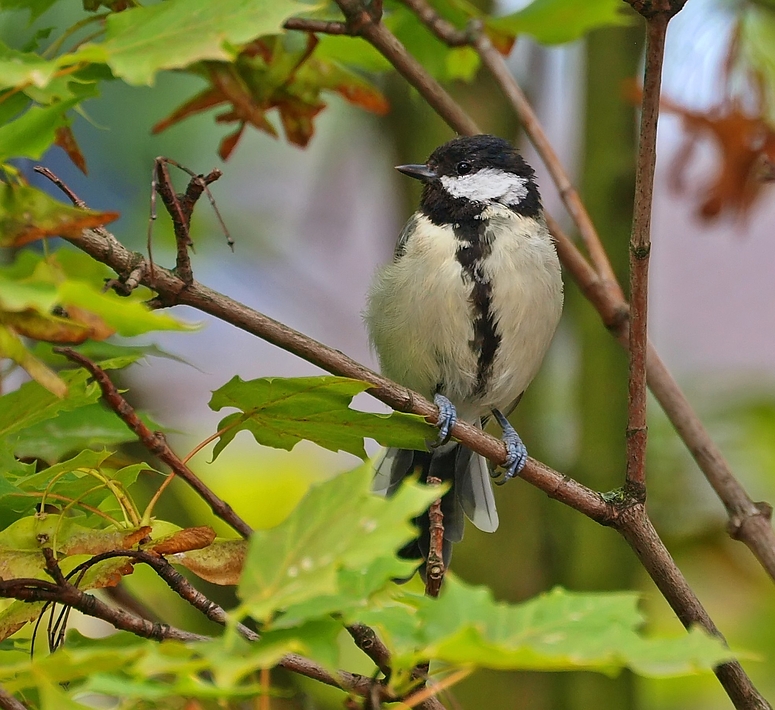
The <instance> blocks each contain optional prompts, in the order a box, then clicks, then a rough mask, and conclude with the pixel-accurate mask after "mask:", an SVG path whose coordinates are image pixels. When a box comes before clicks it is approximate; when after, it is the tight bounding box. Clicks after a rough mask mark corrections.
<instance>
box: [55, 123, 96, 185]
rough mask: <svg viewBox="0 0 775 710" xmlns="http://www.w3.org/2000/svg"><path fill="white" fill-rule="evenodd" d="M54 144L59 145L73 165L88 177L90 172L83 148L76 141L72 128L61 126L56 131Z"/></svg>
mask: <svg viewBox="0 0 775 710" xmlns="http://www.w3.org/2000/svg"><path fill="white" fill-rule="evenodd" d="M54 144H55V145H58V146H59V147H60V148H61V149H62V150H64V151H65V153H67V155H68V157H69V158H70V160H72V161H73V164H74V165H75V166H76V167H77V168H78V169H79V170H80V171H81V172H82V173H83V174H84V175H88V174H89V171H88V170H87V169H86V158H84V157H83V153H82V152H81V148H80V146H79V145H78V142H77V141H76V140H75V136H74V135H73V132H72V131H71V130H70V126H60V127H59V128H57V130H56V134H55V138H54Z"/></svg>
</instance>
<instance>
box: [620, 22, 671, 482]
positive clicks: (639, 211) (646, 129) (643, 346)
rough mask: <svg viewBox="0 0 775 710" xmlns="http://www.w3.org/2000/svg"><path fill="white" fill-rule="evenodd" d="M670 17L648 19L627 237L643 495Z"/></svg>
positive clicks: (635, 465)
mask: <svg viewBox="0 0 775 710" xmlns="http://www.w3.org/2000/svg"><path fill="white" fill-rule="evenodd" d="M670 17H671V15H670V14H668V13H667V12H656V13H654V14H653V15H650V16H649V17H647V18H646V67H645V72H644V78H643V104H642V106H641V119H640V136H639V141H638V162H637V166H636V171H635V205H634V213H633V219H632V232H631V235H630V330H629V352H630V372H629V382H628V385H629V397H628V407H627V474H626V475H627V486H628V488H629V489H630V491H631V492H632V493H634V494H636V495H645V486H646V441H647V437H648V432H647V427H646V361H647V356H648V278H649V254H650V252H651V206H652V202H653V192H654V168H655V165H656V159H657V122H658V119H659V95H660V87H661V81H662V63H663V60H664V55H665V35H666V33H667V25H668V22H670Z"/></svg>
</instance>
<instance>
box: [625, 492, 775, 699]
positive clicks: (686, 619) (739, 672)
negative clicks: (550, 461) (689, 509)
mask: <svg viewBox="0 0 775 710" xmlns="http://www.w3.org/2000/svg"><path fill="white" fill-rule="evenodd" d="M616 529H617V530H618V531H619V532H620V533H621V534H622V536H623V537H624V539H625V540H627V542H628V543H629V545H630V547H632V549H633V550H634V552H635V554H636V555H637V556H638V559H639V560H640V561H641V564H642V565H643V566H644V567H645V569H646V571H647V572H648V573H649V575H650V576H651V578H652V579H653V580H654V583H655V584H656V585H657V587H658V588H659V591H660V592H662V595H663V596H664V597H665V599H666V600H667V602H668V603H669V604H670V606H671V608H672V609H673V611H675V613H676V615H677V616H678V618H679V619H680V620H681V623H682V624H683V625H684V626H685V627H686V628H687V629H688V628H691V627H692V626H694V625H696V624H699V625H700V626H702V627H704V628H705V629H707V630H708V631H710V633H712V634H714V635H715V636H718V637H719V638H720V639H722V640H723V639H724V637H723V635H722V634H721V632H720V631H719V630H718V628H716V625H715V624H714V623H713V620H712V619H711V618H710V616H709V615H708V612H707V611H705V608H704V607H703V606H702V604H701V603H700V600H699V599H698V598H697V596H696V595H695V593H694V592H693V591H692V589H691V587H690V586H689V584H688V583H687V581H686V578H685V577H684V576H683V574H682V573H681V570H679V569H678V567H677V566H676V564H675V562H674V560H673V558H672V556H671V555H670V553H669V552H668V550H667V548H666V547H665V545H664V543H663V542H662V540H661V539H660V538H659V535H658V534H657V531H656V530H655V529H654V526H653V525H652V524H651V520H649V517H648V515H647V514H646V509H645V507H644V505H643V504H642V503H637V504H635V505H633V506H632V507H630V508H628V509H626V510H625V511H623V512H622V514H621V515H620V517H619V518H618V519H617V521H616ZM714 672H715V673H716V677H717V678H718V679H719V682H720V683H721V685H722V687H723V688H724V690H725V691H726V692H727V695H729V698H730V700H732V703H733V704H734V706H735V707H736V708H739V709H740V710H772V707H771V706H770V704H769V703H768V702H767V700H765V698H764V697H763V696H762V695H761V694H760V693H759V691H757V690H756V688H755V687H754V685H753V683H752V682H751V679H750V678H749V677H748V675H747V674H746V672H745V671H744V670H743V667H742V666H741V665H740V664H739V663H738V662H737V661H729V662H727V663H722V664H721V665H719V666H717V667H716V668H715V669H714Z"/></svg>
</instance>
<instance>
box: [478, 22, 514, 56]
mask: <svg viewBox="0 0 775 710" xmlns="http://www.w3.org/2000/svg"><path fill="white" fill-rule="evenodd" d="M484 31H485V32H486V33H487V36H488V37H489V38H490V42H492V46H493V47H495V49H497V50H498V52H500V53H501V54H502V55H503V56H504V57H508V56H509V54H511V50H512V48H513V47H514V41H515V40H516V37H515V36H514V35H513V34H510V33H508V32H505V31H503V30H500V29H498V28H497V27H490V26H489V25H485V28H484Z"/></svg>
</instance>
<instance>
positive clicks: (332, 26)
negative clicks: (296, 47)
mask: <svg viewBox="0 0 775 710" xmlns="http://www.w3.org/2000/svg"><path fill="white" fill-rule="evenodd" d="M283 27H284V28H285V29H286V30H300V31H301V32H320V33H321V34H327V35H352V34H353V33H352V32H351V31H350V29H349V28H348V27H347V25H346V24H345V23H344V22H336V21H335V20H306V19H304V18H301V17H291V18H290V19H288V20H286V21H285V24H284V25H283Z"/></svg>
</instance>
